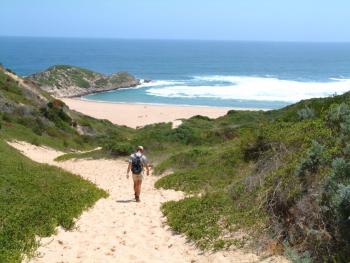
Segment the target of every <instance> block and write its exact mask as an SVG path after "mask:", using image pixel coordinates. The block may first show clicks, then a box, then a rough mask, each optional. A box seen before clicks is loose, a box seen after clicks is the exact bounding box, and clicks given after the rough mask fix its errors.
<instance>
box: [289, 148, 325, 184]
mask: <svg viewBox="0 0 350 263" xmlns="http://www.w3.org/2000/svg"><path fill="white" fill-rule="evenodd" d="M324 151H325V146H323V145H321V144H319V143H318V142H316V141H312V144H311V148H310V149H309V150H308V151H307V154H306V157H305V158H304V159H302V160H301V163H300V164H299V166H298V167H297V169H296V171H295V174H296V175H297V176H300V177H303V176H305V175H306V173H311V174H312V173H315V172H317V170H318V168H319V167H320V165H321V164H323V162H324V158H325V157H324Z"/></svg>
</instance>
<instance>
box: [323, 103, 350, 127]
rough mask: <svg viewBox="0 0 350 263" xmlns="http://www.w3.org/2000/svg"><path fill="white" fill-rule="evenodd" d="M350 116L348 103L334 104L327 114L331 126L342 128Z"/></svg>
mask: <svg viewBox="0 0 350 263" xmlns="http://www.w3.org/2000/svg"><path fill="white" fill-rule="evenodd" d="M349 116H350V107H349V105H348V104H346V103H341V104H333V105H332V106H331V107H330V109H329V111H328V114H327V116H326V120H327V123H328V125H329V126H330V127H334V128H336V129H337V130H340V126H341V123H343V122H344V121H345V120H346V119H348V117H349Z"/></svg>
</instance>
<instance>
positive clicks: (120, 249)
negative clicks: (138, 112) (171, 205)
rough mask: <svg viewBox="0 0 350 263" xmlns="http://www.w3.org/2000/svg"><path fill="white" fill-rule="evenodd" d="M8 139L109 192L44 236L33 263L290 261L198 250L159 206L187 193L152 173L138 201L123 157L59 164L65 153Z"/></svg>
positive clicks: (39, 159) (30, 154)
mask: <svg viewBox="0 0 350 263" xmlns="http://www.w3.org/2000/svg"><path fill="white" fill-rule="evenodd" d="M10 144H11V145H12V146H13V147H15V148H17V149H19V150H20V151H21V152H22V153H23V154H25V155H26V156H28V157H29V158H31V159H32V160H34V161H36V162H40V163H48V164H51V165H55V166H59V167H61V168H63V169H65V170H67V171H70V172H72V173H75V174H77V175H80V176H82V177H83V178H85V179H87V180H90V181H92V182H94V183H96V184H97V185H98V186H99V187H101V188H103V189H105V190H106V191H108V192H109V194H110V196H109V197H108V198H107V199H101V200H99V201H98V202H97V203H96V204H95V205H94V206H93V207H92V208H90V209H89V210H87V211H85V212H84V213H83V214H82V215H81V217H80V218H78V219H77V221H76V228H75V229H74V230H72V231H65V230H63V229H62V228H58V229H57V234H56V235H53V236H51V237H47V238H43V239H41V241H40V242H41V246H40V247H39V249H38V251H37V256H36V257H35V258H33V259H31V260H30V261H29V262H32V263H39V262H40V263H41V262H42V263H44V262H45V263H51V262H64V263H68V262H69V263H75V262H84V263H86V262H91V263H92V262H95V263H96V262H103V263H106V262H118V263H124V262H140V263H141V262H143V263H148V262H149V263H158V262H159V263H164V262H168V263H170V262H174V263H175V262H177V263H180V262H181V263H184V262H191V263H193V262H206V263H209V262H210V263H214V262H215V263H217V262H237V263H238V262H240V263H242V262H243V263H244V262H247V263H248V262H249V263H250V262H288V261H286V260H285V259H283V258H279V257H278V258H277V257H273V258H265V259H264V260H262V261H260V260H259V257H258V256H257V255H255V254H254V253H252V251H243V250H239V249H237V250H231V251H225V252H217V253H203V252H202V251H200V250H198V249H197V248H196V247H195V246H194V245H193V244H192V243H191V242H188V241H187V240H186V238H185V237H184V236H182V235H178V234H175V233H173V232H172V231H171V230H170V229H169V227H168V226H167V225H166V224H165V218H164V217H163V215H162V213H161V211H160V206H161V204H162V203H163V202H166V201H169V200H179V199H181V198H183V197H184V195H183V193H181V192H176V191H173V190H157V189H155V188H154V182H155V181H156V180H157V179H158V177H156V176H152V175H151V176H149V177H146V179H145V180H144V183H143V188H142V194H141V197H142V202H141V203H136V202H134V200H133V193H132V183H131V180H130V179H129V180H127V179H126V178H125V170H126V164H127V163H126V161H125V160H123V159H120V160H69V161H65V162H60V163H58V162H55V161H54V160H53V159H54V158H55V157H57V156H59V155H61V154H62V153H61V152H58V151H55V150H52V149H49V148H43V147H38V146H34V145H31V144H28V143H24V142H13V143H10Z"/></svg>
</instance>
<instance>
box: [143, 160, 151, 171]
mask: <svg viewBox="0 0 350 263" xmlns="http://www.w3.org/2000/svg"><path fill="white" fill-rule="evenodd" d="M143 161H144V165H145V168H146V171H147V173H146V174H147V175H149V172H150V165H149V163H148V159H147V157H146V156H144V159H143Z"/></svg>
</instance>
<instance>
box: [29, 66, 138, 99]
mask: <svg viewBox="0 0 350 263" xmlns="http://www.w3.org/2000/svg"><path fill="white" fill-rule="evenodd" d="M27 79H30V80H32V81H35V82H36V83H37V84H38V85H39V86H40V88H41V89H43V90H45V91H47V92H48V93H50V94H52V95H54V96H56V97H76V96H82V95H86V94H90V93H96V92H102V91H109V90H114V89H120V88H129V87H135V86H137V85H139V84H140V80H138V79H136V78H135V77H134V76H132V75H130V74H129V73H127V72H118V73H114V74H112V75H110V76H107V75H103V74H101V73H98V72H94V71H91V70H88V69H84V68H79V67H75V66H68V65H56V66H53V67H50V68H48V69H47V70H45V71H42V72H39V73H35V74H33V75H30V76H28V77H27Z"/></svg>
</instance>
